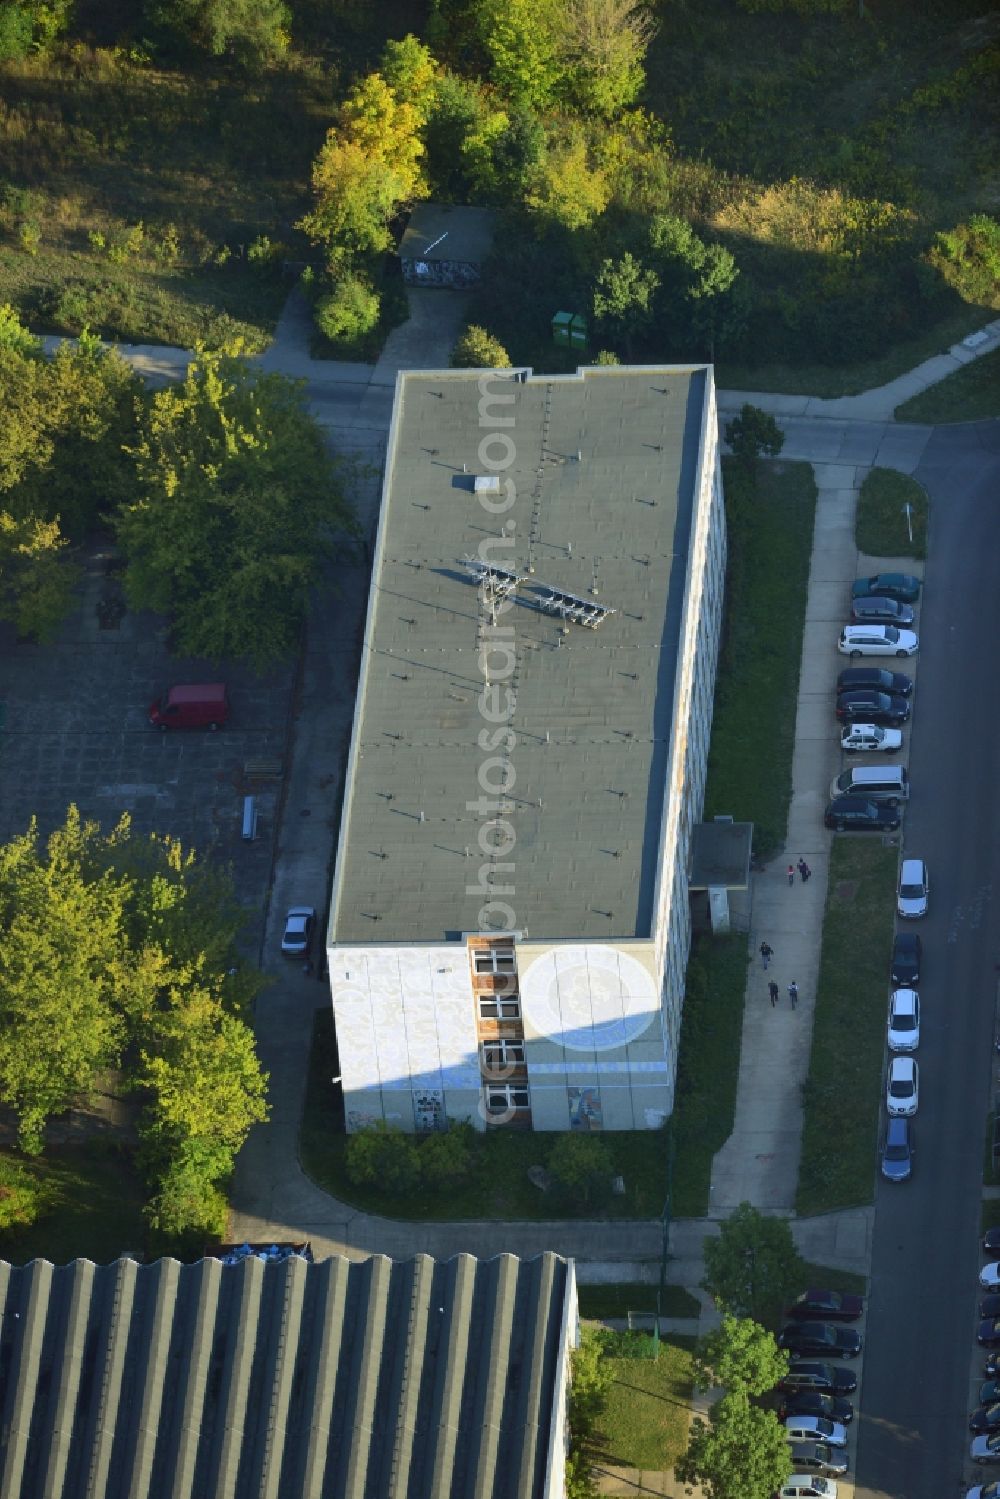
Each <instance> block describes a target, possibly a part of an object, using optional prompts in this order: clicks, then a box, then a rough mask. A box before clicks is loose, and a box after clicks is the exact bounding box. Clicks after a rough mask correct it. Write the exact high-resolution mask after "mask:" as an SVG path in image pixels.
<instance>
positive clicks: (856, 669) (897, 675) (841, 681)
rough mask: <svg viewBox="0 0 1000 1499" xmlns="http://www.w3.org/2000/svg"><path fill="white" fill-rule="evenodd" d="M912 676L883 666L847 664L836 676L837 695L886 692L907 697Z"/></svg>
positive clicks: (910, 690)
mask: <svg viewBox="0 0 1000 1499" xmlns="http://www.w3.org/2000/svg"><path fill="white" fill-rule="evenodd" d="M912 691H913V678H912V677H908V676H907V675H906V673H905V672H902V671H889V669H888V668H887V667H885V666H847V667H845V668H844V670H843V671H842V672H841V673H840V676H839V677H838V678H837V693H838V696H839V694H840V693H842V692H887V693H888V694H889V696H890V697H909V696H910V693H911V692H912Z"/></svg>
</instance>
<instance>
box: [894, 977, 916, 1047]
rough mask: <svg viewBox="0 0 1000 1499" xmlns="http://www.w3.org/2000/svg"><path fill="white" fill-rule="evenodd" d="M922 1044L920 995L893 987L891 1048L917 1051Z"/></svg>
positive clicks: (912, 990)
mask: <svg viewBox="0 0 1000 1499" xmlns="http://www.w3.org/2000/svg"><path fill="white" fill-rule="evenodd" d="M919 1045H920V995H919V994H918V993H917V991H916V989H893V991H892V994H891V996H890V998H889V1050H890V1051H916V1050H917V1047H918V1046H919Z"/></svg>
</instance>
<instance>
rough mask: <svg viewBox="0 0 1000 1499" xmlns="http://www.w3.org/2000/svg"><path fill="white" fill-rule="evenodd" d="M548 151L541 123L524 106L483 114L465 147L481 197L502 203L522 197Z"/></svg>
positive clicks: (472, 179) (474, 185)
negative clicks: (545, 152)
mask: <svg viewBox="0 0 1000 1499" xmlns="http://www.w3.org/2000/svg"><path fill="white" fill-rule="evenodd" d="M544 150H545V131H544V129H543V128H542V124H541V121H540V120H539V119H538V117H537V115H535V114H533V113H532V112H531V110H529V109H525V108H524V107H523V106H520V105H512V106H511V108H510V109H509V110H492V111H489V112H487V113H485V114H483V115H481V116H480V118H479V120H478V122H477V124H476V126H475V128H474V129H471V130H470V131H469V133H468V134H467V135H466V137H465V139H464V140H463V141H462V145H461V153H462V160H463V162H464V163H465V166H466V170H467V172H468V175H469V179H470V181H471V182H472V185H473V187H474V188H475V191H476V194H477V196H478V197H480V198H484V199H486V200H487V201H491V202H498V203H504V202H509V201H510V200H511V199H517V198H520V197H521V195H522V193H523V192H524V188H525V185H526V183H527V182H528V181H529V179H530V178H531V175H532V173H533V172H534V170H535V169H536V168H537V166H538V165H539V163H540V162H541V160H542V156H543V153H544Z"/></svg>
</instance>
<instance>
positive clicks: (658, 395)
mask: <svg viewBox="0 0 1000 1499" xmlns="http://www.w3.org/2000/svg"><path fill="white" fill-rule="evenodd" d="M489 380H490V386H489V388H490V390H491V391H492V393H493V395H494V396H496V397H499V396H500V395H506V396H507V397H512V398H513V399H512V401H511V404H509V405H502V404H500V402H499V400H496V401H495V402H494V403H493V405H492V406H491V407H490V408H489V413H491V414H488V416H487V419H486V420H485V422H482V423H481V418H480V411H479V401H480V389H479V381H480V376H479V375H478V374H477V373H475V372H468V371H445V372H442V373H436V374H435V373H406V374H402V375H401V376H400V377H399V384H398V386H397V396H396V406H395V411H394V417H393V429H392V432H391V434H390V445H389V453H388V458H387V469H386V485H385V493H384V498H383V508H382V519H381V524H380V532H379V541H378V543H377V547H376V556H375V562H374V573H373V584H372V590H373V591H372V598H371V601H370V605H369V617H368V629H367V634H366V645H365V653H364V659H363V661H362V674H361V682H360V686H359V695H358V704H357V710H356V716H355V725H354V741H353V744H352V752H351V760H350V764H349V768H348V777H347V784H346V788H345V798H344V819H343V826H342V829H341V844H340V850H339V858H338V874H337V880H336V883H335V891H334V905H333V909H332V912H331V928H330V940H331V941H332V942H335V943H366V944H368V943H374V944H378V945H382V944H384V943H387V942H388V943H392V942H427V941H440V940H445V939H447V938H453V937H457V936H458V935H460V934H461V932H463V931H475V930H477V929H479V928H480V926H481V923H480V922H479V921H478V913H479V910H480V907H481V906H482V905H483V902H484V899H485V897H483V896H482V895H478V894H475V893H472V894H467V893H466V886H467V885H474V884H475V883H476V882H477V876H478V871H479V868H480V865H481V864H482V863H483V862H484V857H483V856H482V855H481V853H480V849H479V846H478V842H477V840H478V837H479V834H480V830H481V829H482V827H483V825H484V822H485V821H486V820H487V819H488V817H489V816H490V815H491V813H484V812H482V811H481V810H478V809H477V808H475V807H473V808H472V809H471V810H470V807H469V805H468V804H470V803H471V804H475V803H477V802H478V801H479V799H480V798H481V797H482V796H483V791H482V785H481V781H480V775H481V774H485V776H486V781H487V783H490V782H491V781H492V784H495V785H496V784H499V780H498V777H501V776H502V772H501V771H500V770H498V769H495V768H494V769H493V770H486V771H483V769H482V768H483V765H484V762H486V761H488V760H490V758H491V754H493V755H495V754H496V753H498V752H502V748H503V740H502V739H500V740H494V741H493V743H498V744H499V745H500V751H491V748H490V743H489V740H488V739H487V740H486V748H482V747H481V745H482V744H483V742H484V741H483V740H482V739H481V738H480V735H481V734H482V733H484V732H485V733H486V734H487V735H488V734H489V733H490V732H493V733H495V734H497V735H500V734H501V732H502V725H501V726H500V727H497V728H494V729H492V730H491V726H490V725H489V723H487V722H486V720H485V719H484V717H483V715H482V710H481V702H480V695H481V693H482V691H483V687H484V679H483V676H482V673H481V671H480V668H479V664H478V658H479V641H480V636H481V632H482V631H483V629H484V628H485V627H488V625H489V619H488V615H487V614H486V612H485V608H484V605H483V601H482V594H481V590H480V589H479V587H477V585H476V583H475V582H474V581H473V579H472V577H471V576H470V575H469V573H468V572H467V570H466V568H465V566H464V563H463V559H464V558H465V557H468V556H477V555H484V548H485V555H487V556H488V557H489V559H490V560H491V561H493V562H495V563H498V564H503V565H506V566H509V567H515V568H516V569H517V570H518V571H519V572H521V573H523V574H524V575H525V576H524V581H523V583H522V584H521V585H520V587H519V588H518V590H517V593H516V595H515V599H516V602H515V603H514V605H513V607H512V608H510V609H509V611H508V612H506V613H505V614H503V615H502V616H501V617H500V618H499V620H498V624H499V625H500V626H502V627H503V628H508V629H510V630H512V632H513V634H512V641H513V659H514V663H515V665H514V672H513V676H512V677H510V678H509V680H508V681H506V682H504V684H503V685H504V686H509V687H510V689H511V691H512V692H513V693H514V694H515V695H516V703H515V706H514V710H513V713H512V714H511V717H510V728H511V730H512V731H513V733H514V735H515V736H516V737H515V741H514V742H513V746H512V748H511V749H510V755H509V759H510V764H511V767H512V769H513V772H514V774H515V776H516V782H515V784H514V786H513V787H512V790H511V797H510V800H511V801H512V803H513V807H512V810H511V811H510V812H509V813H508V814H507V820H508V821H509V822H510V824H511V826H512V827H513V829H514V832H515V838H516V843H515V847H514V848H513V850H512V852H511V853H510V855H509V856H508V857H507V859H506V860H505V862H508V863H513V865H514V869H513V871H512V872H510V873H503V874H501V875H500V876H498V882H499V883H501V884H505V885H508V886H511V885H512V886H513V888H514V894H513V896H511V897H508V898H507V899H508V903H509V905H510V906H511V907H512V909H513V910H514V911H515V913H516V916H517V920H516V923H515V925H516V928H517V929H519V930H521V931H525V930H526V931H527V933H528V935H529V937H530V940H532V941H536V940H537V941H542V940H549V939H550V940H553V941H556V940H569V939H574V938H588V939H593V938H612V937H615V938H621V937H626V936H648V935H649V934H650V931H651V926H652V905H653V893H654V886H655V880H656V873H657V858H658V842H659V834H660V823H661V814H662V810H663V797H664V787H665V777H666V769H667V757H668V751H669V737H670V730H671V723H672V717H673V698H674V677H675V671H676V665H677V651H678V643H679V632H680V623H681V613H682V605H683V593H684V582H685V575H686V570H687V560H688V539H689V533H690V525H691V517H692V508H693V501H694V491H695V480H696V474H697V471H698V460H699V454H700V449H701V433H702V426H703V421H704V416H705V401H706V395H707V389H708V386H707V381H708V372H707V370H706V369H705V367H694V368H692V367H683V368H681V367H674V366H669V367H664V368H636V369H617V370H616V369H607V370H603V369H602V370H587V371H583V372H581V373H579V374H578V375H575V376H531V377H528V376H527V374H526V372H525V374H524V376H523V378H519V376H518V374H517V372H513V373H508V372H506V371H505V372H501V374H500V375H492V376H490V377H489ZM498 417H500V418H501V419H503V420H506V421H509V422H511V425H509V426H503V425H501V424H500V421H498V420H497V418H498ZM492 433H499V434H501V436H500V437H499V438H492V440H491V434H492ZM481 441H485V442H487V448H486V453H487V457H488V458H492V459H493V461H494V462H498V463H499V462H502V461H504V459H505V458H506V457H507V456H509V455H510V454H511V453H513V461H512V462H511V463H510V466H509V467H506V468H505V469H504V470H503V473H502V474H501V475H500V476H499V477H500V479H501V482H502V483H506V481H508V480H510V481H513V484H514V486H515V489H516V498H515V500H514V503H513V505H511V507H510V508H509V509H507V510H505V511H504V512H503V513H502V514H491V513H490V511H489V509H488V508H486V506H485V505H484V504H483V503H482V500H483V497H482V496H481V495H477V494H475V493H473V483H474V478H475V476H476V475H486V474H488V473H489V472H490V470H489V469H488V468H487V466H486V464H485V463H484V462H483V461H482V459H481V458H480V457H479V456H478V455H479V448H480V443H481ZM508 443H509V447H508ZM578 453H579V455H580V456H579V459H578V458H577V454H578ZM492 503H495V501H494V502H492ZM504 526H506V527H507V532H506V536H507V538H508V539H509V543H510V544H508V543H507V541H505V540H504V537H503V533H502V528H503V527H504ZM529 565H530V566H531V567H533V569H534V571H533V572H532V573H529V571H528V569H529ZM595 575H596V580H597V590H598V591H597V594H596V597H595V595H594V594H593V592H592V589H593V587H594V580H595ZM546 585H548V586H550V587H553V588H558V589H563V590H567V591H568V592H570V593H572V594H574V595H576V596H579V597H580V598H582V599H586V600H591V601H593V602H595V603H598V604H601V605H604V606H607V607H608V608H610V609H612V610H614V611H615V612H614V613H613V614H611V615H610V616H609V617H608V618H607V619H606V620H605V621H604V623H603V624H601V625H600V627H599V628H598V629H596V630H595V629H589V628H585V627H582V626H580V625H575V624H570V625H569V626H568V633H563V628H564V627H563V624H562V621H561V620H559V619H558V618H555V617H553V616H552V615H551V614H547V613H544V612H541V610H540V609H539V608H538V602H539V600H540V599H541V597H542V595H543V593H544V591H545V586H546ZM490 660H491V666H492V668H493V670H494V673H495V676H496V677H497V678H499V675H500V672H501V669H502V667H503V666H504V660H503V658H502V657H500V656H492V657H491V658H490ZM497 686H498V688H499V686H500V683H499V681H497ZM498 700H499V703H500V704H501V705H504V706H505V705H506V702H507V699H506V697H505V696H504V695H503V694H502V693H500V692H498ZM466 851H468V853H467V852H466ZM501 925H502V923H501Z"/></svg>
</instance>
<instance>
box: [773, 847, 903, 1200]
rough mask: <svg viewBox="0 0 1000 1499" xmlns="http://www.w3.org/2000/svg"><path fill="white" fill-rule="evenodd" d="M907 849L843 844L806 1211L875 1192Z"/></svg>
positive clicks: (814, 1079)
mask: <svg viewBox="0 0 1000 1499" xmlns="http://www.w3.org/2000/svg"><path fill="white" fill-rule="evenodd" d="M898 855H899V850H898V848H897V847H896V845H895V843H893V844H892V845H891V846H888V847H886V846H884V845H883V844H882V842H881V840H880V839H879V838H877V837H869V836H868V835H866V834H855V835H853V836H852V835H850V834H841V835H840V836H839V837H837V838H835V839H834V841H833V849H832V852H831V857H830V884H829V889H828V892H827V898H826V913H825V916H824V921H823V945H822V950H821V953H820V970H819V982H818V985H817V990H816V1013H815V1019H814V1024H813V1037H812V1055H811V1058H810V1063H809V1075H808V1078H807V1079H806V1084H805V1089H804V1100H805V1109H804V1114H805V1117H804V1125H803V1135H802V1162H801V1165H800V1167H799V1186H798V1195H797V1198H796V1209H797V1211H798V1212H799V1213H800V1214H801V1215H803V1216H806V1215H808V1214H810V1213H823V1212H832V1211H833V1210H834V1209H836V1208H845V1207H856V1206H857V1205H858V1204H859V1203H865V1202H870V1201H871V1199H872V1190H873V1184H874V1179H875V1170H876V1153H877V1140H876V1131H877V1126H878V1117H879V1101H880V1097H881V1089H882V1079H883V1072H884V1057H885V1017H886V1008H887V1005H888V994H889V982H888V974H889V958H890V953H891V950H892V933H893V925H894V918H895V910H894V894H895V885H896V867H897V862H898ZM845 1037H850V1045H849V1046H845V1044H844V1038H845Z"/></svg>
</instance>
